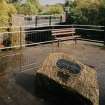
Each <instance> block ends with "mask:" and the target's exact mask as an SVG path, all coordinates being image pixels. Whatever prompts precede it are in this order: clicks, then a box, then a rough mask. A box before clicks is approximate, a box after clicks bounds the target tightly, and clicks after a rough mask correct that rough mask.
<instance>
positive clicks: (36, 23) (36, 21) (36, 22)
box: [35, 16, 38, 27]
mask: <svg viewBox="0 0 105 105" xmlns="http://www.w3.org/2000/svg"><path fill="white" fill-rule="evenodd" d="M37 25H38V16H36V17H35V26H36V27H37Z"/></svg>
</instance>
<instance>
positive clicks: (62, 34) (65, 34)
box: [52, 28, 79, 47]
mask: <svg viewBox="0 0 105 105" xmlns="http://www.w3.org/2000/svg"><path fill="white" fill-rule="evenodd" d="M75 33H76V31H75V28H62V29H54V30H52V36H54V39H55V40H58V47H59V42H61V41H67V40H74V42H75V44H76V43H77V38H79V36H76V35H74V34H75Z"/></svg>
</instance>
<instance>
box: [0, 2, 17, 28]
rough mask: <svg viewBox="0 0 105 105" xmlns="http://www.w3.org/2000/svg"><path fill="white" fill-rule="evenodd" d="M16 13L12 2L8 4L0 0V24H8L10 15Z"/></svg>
mask: <svg viewBox="0 0 105 105" xmlns="http://www.w3.org/2000/svg"><path fill="white" fill-rule="evenodd" d="M14 13H16V9H15V8H14V6H13V5H12V4H8V3H7V2H6V1H5V0H0V26H5V25H7V24H8V21H9V19H10V16H11V15H12V14H14Z"/></svg>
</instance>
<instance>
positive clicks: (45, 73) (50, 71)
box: [36, 53, 99, 105]
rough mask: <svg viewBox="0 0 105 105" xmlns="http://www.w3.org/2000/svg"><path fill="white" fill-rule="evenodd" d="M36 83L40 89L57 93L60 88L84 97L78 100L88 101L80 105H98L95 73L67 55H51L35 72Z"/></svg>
mask: <svg viewBox="0 0 105 105" xmlns="http://www.w3.org/2000/svg"><path fill="white" fill-rule="evenodd" d="M36 81H37V84H36V85H37V86H39V87H40V88H41V87H42V88H43V89H44V88H46V89H49V90H53V91H55V89H56V88H58V91H59V89H60V88H61V87H62V88H63V89H64V90H67V92H70V93H73V94H71V95H74V94H76V95H75V96H77V95H78V96H82V97H84V98H81V99H80V100H84V99H87V100H89V101H90V103H89V102H87V101H86V103H84V104H83V103H82V104H81V105H99V87H98V84H97V78H96V71H95V70H94V69H93V68H90V67H88V66H87V65H84V64H82V63H81V62H79V61H77V60H75V59H74V58H73V57H72V56H70V55H68V54H65V53H51V54H50V55H49V56H48V57H47V58H46V59H45V61H44V63H43V65H42V67H41V69H40V70H38V71H37V74H36ZM73 97H74V96H73ZM74 101H75V99H74ZM70 105H71V104H70ZM78 105H79V104H78Z"/></svg>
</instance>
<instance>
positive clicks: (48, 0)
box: [39, 0, 65, 5]
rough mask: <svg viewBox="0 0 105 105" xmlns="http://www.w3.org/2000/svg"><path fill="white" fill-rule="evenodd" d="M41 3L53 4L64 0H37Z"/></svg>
mask: <svg viewBox="0 0 105 105" xmlns="http://www.w3.org/2000/svg"><path fill="white" fill-rule="evenodd" d="M39 1H40V3H41V4H43V5H46V4H55V3H64V2H65V0H39Z"/></svg>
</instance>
